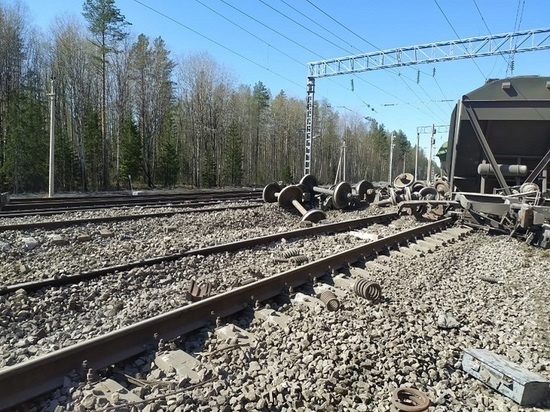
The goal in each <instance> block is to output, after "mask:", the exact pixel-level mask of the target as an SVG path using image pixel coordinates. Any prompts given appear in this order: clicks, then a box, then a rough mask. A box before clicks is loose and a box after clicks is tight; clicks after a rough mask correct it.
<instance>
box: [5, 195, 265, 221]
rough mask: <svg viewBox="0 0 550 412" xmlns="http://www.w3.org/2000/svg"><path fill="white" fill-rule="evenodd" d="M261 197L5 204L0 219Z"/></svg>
mask: <svg viewBox="0 0 550 412" xmlns="http://www.w3.org/2000/svg"><path fill="white" fill-rule="evenodd" d="M260 198H261V196H260V194H259V193H252V192H246V193H223V194H220V195H216V196H213V195H198V196H193V197H192V196H184V197H180V198H177V199H175V198H170V199H166V198H162V199H157V198H142V199H138V200H134V199H132V198H128V199H122V200H117V201H105V202H96V201H82V202H73V203H70V202H66V203H65V204H63V205H60V204H59V203H58V202H55V203H51V204H41V205H36V204H16V203H15V204H14V203H7V204H5V205H3V206H2V209H1V213H0V217H10V216H12V215H13V214H16V213H23V212H28V213H30V214H32V213H33V212H54V211H55V212H60V211H61V212H65V211H82V210H97V209H107V208H115V207H133V206H143V205H151V206H152V205H154V206H157V207H158V206H165V205H172V204H174V202H176V201H181V202H186V201H200V200H203V201H214V200H226V201H228V200H233V199H239V200H241V199H246V200H250V199H260Z"/></svg>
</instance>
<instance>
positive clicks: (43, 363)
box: [0, 218, 454, 408]
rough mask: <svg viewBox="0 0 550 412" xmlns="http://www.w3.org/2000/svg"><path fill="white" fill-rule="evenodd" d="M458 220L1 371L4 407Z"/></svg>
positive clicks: (391, 238) (412, 231) (301, 268)
mask: <svg viewBox="0 0 550 412" xmlns="http://www.w3.org/2000/svg"><path fill="white" fill-rule="evenodd" d="M453 221H454V220H453V219H452V218H447V219H443V220H439V221H436V222H433V223H429V224H426V225H423V226H420V227H417V228H414V229H410V230H406V231H403V232H400V233H398V234H395V235H392V236H388V237H386V238H383V239H380V240H378V241H375V242H371V243H367V244H364V245H361V246H357V247H354V248H352V249H349V250H347V251H344V252H341V253H338V254H335V255H332V256H329V257H326V258H323V259H321V260H318V261H315V262H312V263H309V264H306V265H303V266H299V267H297V268H295V269H292V270H289V271H286V272H283V273H280V274H278V275H274V276H271V277H269V278H265V279H262V280H259V281H257V282H254V283H251V284H248V285H244V286H241V287H238V288H236V289H234V290H231V291H228V292H224V293H221V294H219V295H216V296H212V297H210V298H207V299H204V300H201V301H199V302H196V303H193V304H190V305H187V306H184V307H182V308H180V309H176V310H173V311H171V312H168V313H165V314H162V315H158V316H156V317H154V318H151V319H147V320H144V321H142V322H139V323H136V324H134V325H131V326H128V327H125V328H123V329H120V330H117V331H114V332H111V333H108V334H106V335H103V336H99V337H96V338H93V339H91V340H89V341H86V342H82V343H78V344H76V345H73V346H70V347H67V348H64V349H61V350H58V351H55V352H53V353H50V354H47V355H44V356H41V357H38V358H36V359H32V360H30V361H27V362H24V363H21V364H18V365H14V366H10V367H7V368H4V369H0V399H1V400H2V406H3V407H6V408H7V407H11V406H14V405H17V404H20V403H22V402H24V401H26V400H29V399H31V398H33V397H36V396H38V395H40V394H42V393H45V392H48V391H50V390H53V389H55V388H57V387H59V386H61V385H62V383H63V377H64V376H65V375H66V374H68V373H70V372H71V371H72V370H75V369H77V370H78V369H79V368H80V366H81V364H82V361H84V360H87V362H88V365H89V367H91V368H93V369H99V368H103V367H105V366H108V365H111V364H113V363H116V362H119V361H122V360H124V359H127V358H129V357H131V356H134V355H137V354H139V353H141V352H142V351H143V350H144V349H145V348H146V347H147V346H148V345H153V344H155V342H156V340H155V338H162V339H164V340H169V339H173V338H175V337H177V336H181V335H184V334H187V333H189V332H192V331H194V330H196V329H198V328H200V327H202V326H204V325H205V324H207V323H208V322H212V321H214V320H215V318H217V317H226V316H229V315H232V314H234V313H237V312H239V311H241V310H242V309H243V308H245V307H247V306H248V305H251V304H253V303H254V302H256V301H264V300H267V299H269V298H272V297H274V296H277V295H279V294H281V293H285V291H287V290H288V288H289V287H297V286H300V285H302V284H304V283H306V282H309V281H311V280H312V279H314V278H317V277H321V276H323V275H324V274H325V273H326V272H327V271H328V270H330V269H338V268H339V267H341V266H343V265H346V264H351V263H353V262H355V261H357V260H359V259H361V258H363V257H366V256H370V255H373V254H375V253H380V252H384V251H387V250H388V249H391V248H395V247H398V246H399V245H402V244H404V243H406V242H408V241H409V240H411V239H416V238H418V237H423V236H427V235H429V234H432V233H435V232H438V231H441V230H442V229H444V228H446V227H448V226H450V225H451V224H452V223H453Z"/></svg>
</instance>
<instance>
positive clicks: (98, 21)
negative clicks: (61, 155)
mask: <svg viewBox="0 0 550 412" xmlns="http://www.w3.org/2000/svg"><path fill="white" fill-rule="evenodd" d="M83 8H84V12H83V13H82V14H83V16H84V18H85V19H86V20H87V21H88V29H89V30H90V33H92V35H93V36H94V41H93V43H94V44H95V45H96V46H97V47H98V49H99V60H100V67H101V69H100V71H101V137H102V141H103V145H102V148H103V175H102V176H103V187H104V188H107V187H108V185H109V145H108V141H107V128H106V122H107V120H106V113H107V108H106V107H107V104H106V100H107V57H108V55H109V53H111V52H112V51H113V50H114V48H115V45H116V43H118V42H120V41H121V40H123V39H124V37H126V36H127V32H126V31H125V30H124V29H125V27H126V26H127V25H128V24H129V23H128V22H127V21H126V19H125V17H124V16H123V15H122V14H121V13H120V10H119V9H118V8H117V7H116V6H115V0H86V1H85V2H84V4H83Z"/></svg>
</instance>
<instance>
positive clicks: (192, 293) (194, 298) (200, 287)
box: [185, 280, 212, 302]
mask: <svg viewBox="0 0 550 412" xmlns="http://www.w3.org/2000/svg"><path fill="white" fill-rule="evenodd" d="M211 293H212V284H211V283H210V282H203V283H201V284H198V283H197V282H195V281H194V280H192V281H191V284H190V285H189V289H187V292H186V294H185V297H186V299H187V300H189V301H191V302H198V301H199V300H201V299H205V298H207V297H209V296H210V294H211Z"/></svg>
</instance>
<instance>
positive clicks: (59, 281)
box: [0, 213, 399, 295]
mask: <svg viewBox="0 0 550 412" xmlns="http://www.w3.org/2000/svg"><path fill="white" fill-rule="evenodd" d="M398 217H399V215H398V214H397V213H385V214H381V215H375V216H369V217H366V218H361V219H354V220H346V221H342V222H337V223H328V224H325V225H319V226H315V227H309V228H303V229H297V230H292V231H287V232H280V233H276V234H272V235H267V236H262V237H255V238H251V239H246V240H241V241H236V242H229V243H224V244H220V245H214V246H209V247H204V248H200V249H194V250H188V251H185V252H182V253H177V254H172V255H167V256H158V257H154V258H149V259H142V260H139V261H135V262H130V263H126V264H121V265H115V266H108V267H104V268H101V269H97V270H93V271H88V272H81V273H76V274H72V275H66V274H63V275H59V274H57V275H55V276H53V277H51V278H48V279H41V280H36V281H30V282H23V283H17V284H12V285H3V286H2V287H0V295H2V294H8V293H12V292H15V291H17V290H25V291H27V292H32V291H35V290H38V289H41V288H44V287H48V286H63V285H70V284H74V283H77V282H81V281H83V280H89V279H94V278H97V277H100V276H104V275H109V274H113V273H120V272H126V271H129V270H132V269H136V268H143V267H148V266H153V265H158V264H162V263H167V262H173V261H176V260H179V259H183V258H185V257H190V256H198V255H200V256H209V255H212V254H216V253H224V252H236V251H238V250H242V249H246V248H252V247H257V246H260V245H267V244H269V243H272V242H276V241H278V240H281V239H293V238H300V237H308V236H314V235H319V234H326V233H338V232H344V231H350V230H354V229H360V228H364V227H366V226H369V225H373V224H375V223H380V224H388V223H389V222H390V221H392V220H395V219H397V218H398ZM52 223H54V224H57V223H58V222H52ZM62 223H63V222H62ZM0 231H1V230H0Z"/></svg>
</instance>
